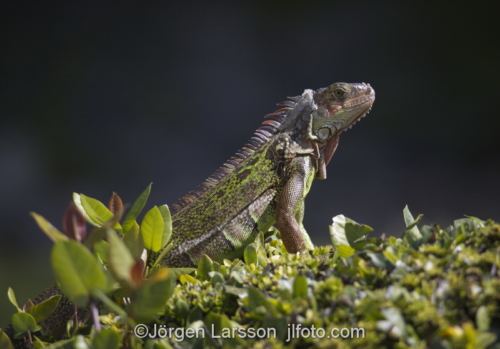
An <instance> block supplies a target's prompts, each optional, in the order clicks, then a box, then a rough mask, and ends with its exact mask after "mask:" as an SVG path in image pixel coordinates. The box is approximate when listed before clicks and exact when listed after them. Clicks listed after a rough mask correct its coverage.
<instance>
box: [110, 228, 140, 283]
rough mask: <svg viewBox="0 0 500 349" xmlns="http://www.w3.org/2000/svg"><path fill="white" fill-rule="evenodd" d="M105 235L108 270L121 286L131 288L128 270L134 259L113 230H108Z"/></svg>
mask: <svg viewBox="0 0 500 349" xmlns="http://www.w3.org/2000/svg"><path fill="white" fill-rule="evenodd" d="M107 234H108V242H109V248H108V255H107V257H108V264H109V269H110V270H111V273H112V274H113V276H114V277H115V278H116V280H118V282H119V283H120V284H121V285H122V286H127V287H133V285H134V284H133V282H132V278H131V275H130V270H131V269H132V266H133V265H134V263H135V262H134V258H132V254H131V253H130V251H129V249H128V248H127V246H125V244H124V243H123V241H122V240H121V239H120V238H119V237H118V235H117V234H116V232H115V231H114V230H113V229H108V231H107Z"/></svg>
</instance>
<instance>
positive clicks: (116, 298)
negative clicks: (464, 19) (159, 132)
mask: <svg viewBox="0 0 500 349" xmlns="http://www.w3.org/2000/svg"><path fill="white" fill-rule="evenodd" d="M150 189H151V186H148V188H146V190H145V191H144V192H143V193H142V194H141V195H140V196H139V198H138V199H137V200H136V201H135V203H134V204H133V205H132V206H131V208H130V210H129V211H128V213H127V215H125V216H124V217H122V215H123V204H122V202H121V199H120V198H119V196H118V195H116V194H113V196H112V197H111V199H110V200H109V203H108V205H107V206H106V205H104V204H103V203H101V202H99V201H98V200H96V199H93V198H90V197H87V196H85V195H83V194H76V193H75V194H74V195H73V203H72V204H71V205H70V207H69V208H68V210H67V211H66V214H65V215H64V219H63V230H64V233H63V232H61V231H59V230H58V229H57V228H55V227H54V226H53V225H52V224H50V223H49V222H47V221H46V220H45V219H44V218H43V217H42V216H40V215H38V214H35V213H33V214H32V215H33V217H34V219H35V220H36V221H37V223H38V225H39V226H40V228H41V230H42V231H43V232H44V233H45V234H46V235H47V236H48V237H49V238H50V239H52V240H53V241H54V247H53V250H52V254H51V261H52V266H53V270H54V274H55V277H56V280H57V283H58V287H59V289H60V290H62V292H63V293H64V295H60V294H57V293H58V292H52V291H53V290H57V288H56V287H54V286H53V287H51V288H49V290H48V291H47V292H45V295H46V296H44V297H41V299H38V300H36V301H35V302H32V301H31V300H28V301H27V302H26V303H25V304H24V305H23V306H22V307H21V306H20V305H19V304H18V303H17V300H16V297H15V294H14V291H13V290H12V289H10V288H9V290H8V298H9V300H10V302H11V303H12V304H13V305H14V307H15V309H16V313H15V314H13V315H12V321H11V325H10V326H9V327H7V328H6V329H5V331H2V330H0V348H2V349H3V348H13V347H14V345H15V346H16V347H28V348H31V347H32V348H44V347H45V348H98V349H100V348H103V349H104V348H106V349H113V348H120V347H123V348H148V349H149V348H158V349H159V348H204V347H213V348H240V347H241V348H271V347H273V348H274V347H276V348H280V347H283V348H295V347H298V348H339V349H340V348H342V349H347V348H363V349H367V348H368V349H369V348H378V349H380V348H436V349H437V348H439V349H447V348H450V349H451V348H454V349H455V348H464V349H465V348H496V349H500V308H499V306H500V277H499V276H500V272H499V267H500V225H499V224H497V223H495V222H493V221H491V220H488V221H482V220H480V219H478V218H475V217H466V218H462V219H458V220H456V221H454V223H453V225H451V226H449V227H447V228H445V229H443V228H441V227H440V226H438V225H433V226H422V227H419V221H420V219H421V216H419V217H417V218H416V219H414V218H413V216H412V215H411V213H410V211H409V210H408V208H405V209H404V221H405V223H406V229H405V231H404V233H403V234H402V236H401V238H396V237H393V236H391V237H388V238H385V237H381V238H373V237H370V236H369V233H370V232H371V231H372V229H371V228H370V227H368V226H366V225H361V224H358V223H356V222H354V221H352V220H350V219H348V218H346V217H344V216H342V215H340V216H336V217H334V218H333V223H332V225H331V226H330V236H331V239H332V245H331V246H321V247H317V248H316V249H314V250H313V251H310V252H308V253H304V254H289V253H287V252H286V249H285V248H284V246H283V244H282V242H281V240H280V238H279V232H278V231H277V230H276V229H274V228H272V229H271V230H270V231H268V232H265V233H264V232H262V233H260V234H259V235H258V236H257V237H256V239H255V241H254V242H253V243H252V244H250V245H249V246H247V248H246V249H245V251H244V256H243V258H242V259H241V260H240V259H235V260H233V261H230V260H224V261H222V262H221V263H217V262H214V261H212V260H210V258H208V257H207V256H204V257H203V258H202V260H201V261H200V263H199V265H198V268H197V269H192V268H166V267H163V266H161V263H160V261H161V259H162V257H163V256H164V254H165V253H167V252H168V251H169V250H170V245H169V240H170V237H171V234H172V220H171V216H170V212H169V210H168V207H167V206H166V205H163V206H159V207H157V206H154V207H153V208H151V209H150V210H149V211H148V212H146V213H145V214H144V216H143V218H142V220H141V223H140V224H139V223H138V222H137V219H138V217H139V215H140V213H141V211H142V209H143V208H144V206H145V204H146V201H147V198H148V196H149V192H150ZM122 218H123V219H122ZM88 224H89V225H91V226H93V229H92V230H91V231H90V232H89V233H87V225H88ZM173 233H174V234H175V232H173ZM398 235H399V234H398ZM62 302H64V304H63V303H62ZM58 305H59V306H64V307H65V309H66V310H68V309H70V310H73V309H76V307H78V311H77V314H76V315H74V316H70V318H69V320H67V321H66V320H65V321H64V323H58V322H57V314H56V316H54V309H56V307H57V306H58ZM57 309H58V310H56V311H55V313H57V312H58V311H59V309H60V308H57ZM54 317H55V318H56V320H55V322H54V320H53V321H52V322H51V321H49V320H50V319H51V318H54ZM54 324H55V325H54ZM7 334H8V335H9V336H8V335H7Z"/></svg>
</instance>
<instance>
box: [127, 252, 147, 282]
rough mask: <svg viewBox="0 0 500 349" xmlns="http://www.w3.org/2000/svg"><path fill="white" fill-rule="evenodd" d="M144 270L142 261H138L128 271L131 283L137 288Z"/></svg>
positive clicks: (142, 277)
mask: <svg viewBox="0 0 500 349" xmlns="http://www.w3.org/2000/svg"><path fill="white" fill-rule="evenodd" d="M145 271H146V269H145V268H144V261H143V260H142V259H138V260H136V261H135V263H134V265H133V266H132V268H131V269H130V277H131V278H132V282H133V283H134V284H135V285H136V286H139V285H140V284H141V283H142V280H143V279H144V272H145Z"/></svg>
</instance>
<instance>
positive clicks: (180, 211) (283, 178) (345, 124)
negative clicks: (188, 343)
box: [37, 83, 375, 329]
mask: <svg viewBox="0 0 500 349" xmlns="http://www.w3.org/2000/svg"><path fill="white" fill-rule="evenodd" d="M374 100H375V91H374V90H373V88H372V87H371V86H370V85H369V84H365V83H361V84H359V83H353V84H349V83H336V84H333V85H331V86H329V87H326V88H321V89H319V90H316V91H313V90H309V89H308V90H305V91H304V93H303V94H302V95H300V96H297V97H290V98H289V100H288V101H285V102H282V103H279V104H278V105H280V106H282V109H279V110H278V111H276V112H274V113H271V114H268V115H266V116H265V117H266V118H267V120H266V121H264V122H263V124H262V126H261V127H260V128H258V129H257V131H256V132H255V135H254V136H253V137H252V138H251V139H250V141H249V142H248V143H247V144H246V146H245V147H243V148H242V149H241V150H240V151H239V152H237V153H236V155H235V156H234V157H232V158H231V159H230V160H228V162H227V163H226V164H224V166H223V167H221V168H220V169H219V170H217V171H216V172H215V173H214V174H213V175H212V176H211V177H209V178H208V179H207V180H206V181H205V182H204V183H203V184H201V185H200V186H199V187H198V188H196V190H194V191H192V192H190V194H188V195H186V196H184V197H183V198H182V199H181V200H180V202H178V203H177V204H174V205H173V209H172V226H173V233H172V239H171V243H172V246H173V249H172V250H171V251H170V252H169V253H168V254H167V255H166V256H165V258H164V259H163V261H162V264H163V265H166V266H170V267H191V266H195V265H196V264H197V262H198V261H199V259H200V258H201V257H202V256H203V255H204V254H206V255H208V256H209V257H210V258H211V259H212V260H214V261H222V260H223V259H232V258H236V257H241V256H242V254H243V251H244V249H245V247H246V246H247V245H248V244H250V243H251V242H252V241H253V240H254V238H255V236H256V235H257V233H258V232H259V231H267V230H268V229H269V228H270V227H271V226H272V225H273V224H276V225H277V228H278V230H279V231H280V233H281V238H282V240H283V243H284V245H285V247H286V249H287V251H288V252H290V253H296V252H302V251H305V250H308V249H312V248H313V244H312V242H311V239H310V238H309V235H308V234H307V232H306V230H305V229H304V227H303V225H302V218H303V216H304V199H305V197H306V195H307V193H308V192H309V189H310V188H311V184H312V181H313V179H314V178H319V179H325V178H326V165H328V163H329V162H330V160H331V158H332V156H333V153H334V152H335V150H336V148H337V145H338V142H339V135H340V134H341V133H342V132H343V131H345V130H347V129H348V128H350V127H352V125H353V124H354V123H355V122H357V121H358V120H359V119H360V118H362V117H364V116H365V115H366V114H367V113H368V112H369V110H370V108H371V106H372V104H373V102H374ZM60 293H61V292H60V291H59V290H58V288H57V287H54V286H53V287H52V288H50V289H49V292H45V294H44V295H42V297H40V298H39V299H37V301H38V302H40V301H42V300H44V299H46V298H48V297H50V296H52V295H54V294H60ZM62 300H64V301H63V302H60V305H58V308H57V309H56V310H55V311H54V314H52V315H51V317H50V318H49V319H47V321H46V325H47V327H49V328H54V329H56V328H57V327H62V324H65V323H66V321H67V320H68V318H69V317H70V316H71V314H72V312H73V306H72V305H71V303H70V302H69V301H68V300H67V299H62ZM63 314H64V315H63ZM68 314H69V315H68Z"/></svg>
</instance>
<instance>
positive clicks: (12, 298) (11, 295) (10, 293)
mask: <svg viewBox="0 0 500 349" xmlns="http://www.w3.org/2000/svg"><path fill="white" fill-rule="evenodd" d="M7 297H8V298H9V301H10V302H11V303H12V304H13V305H14V306H15V307H16V309H17V311H18V312H20V313H22V309H21V308H19V305H18V304H17V300H16V295H15V293H14V290H13V289H12V288H11V287H9V289H8V291H7Z"/></svg>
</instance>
